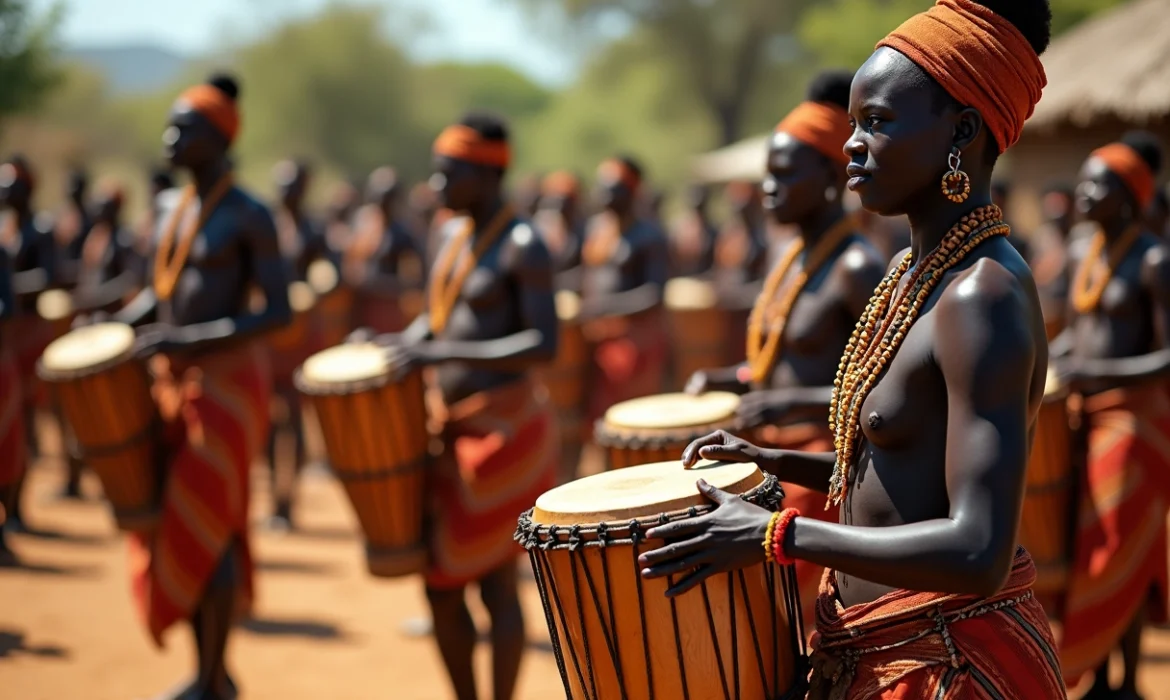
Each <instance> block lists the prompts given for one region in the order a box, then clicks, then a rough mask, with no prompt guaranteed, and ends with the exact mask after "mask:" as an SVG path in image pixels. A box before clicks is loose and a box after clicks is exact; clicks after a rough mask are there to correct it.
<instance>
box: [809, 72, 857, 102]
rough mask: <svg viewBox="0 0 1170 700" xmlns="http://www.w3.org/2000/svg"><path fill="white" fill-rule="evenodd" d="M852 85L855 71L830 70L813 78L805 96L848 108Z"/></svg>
mask: <svg viewBox="0 0 1170 700" xmlns="http://www.w3.org/2000/svg"><path fill="white" fill-rule="evenodd" d="M852 85H853V71H848V70H828V71H825V72H823V73H821V74H820V75H818V76H817V77H815V78H813V81H812V82H811V83H810V84H809V86H808V93H807V94H806V95H805V97H806V99H808V101H809V102H827V103H828V104H832V105H837V106H838V107H840V108H841V109H844V110H848V109H849V91H850V90H851V89H852Z"/></svg>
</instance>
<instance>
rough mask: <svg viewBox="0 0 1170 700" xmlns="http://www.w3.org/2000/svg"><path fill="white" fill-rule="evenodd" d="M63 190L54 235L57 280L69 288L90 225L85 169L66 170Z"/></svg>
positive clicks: (79, 263)
mask: <svg viewBox="0 0 1170 700" xmlns="http://www.w3.org/2000/svg"><path fill="white" fill-rule="evenodd" d="M65 194H66V198H65V206H64V207H63V208H62V209H61V211H60V212H58V213H57V215H56V217H55V218H54V221H53V235H54V237H55V238H56V241H57V256H58V257H57V281H58V282H59V283H60V284H61V285H63V286H65V287H69V288H71V287H73V286H75V285H76V284H77V275H78V273H79V271H80V269H81V251H82V249H83V248H84V247H85V239H86V237H88V236H89V230H90V228H92V227H93V215H92V211H91V205H90V202H89V174H88V173H86V172H85V170H84V169H82V168H80V167H75V168H73V169H71V170H70V171H69V177H68V180H67V181H66V189H65Z"/></svg>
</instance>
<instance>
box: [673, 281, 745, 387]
mask: <svg viewBox="0 0 1170 700" xmlns="http://www.w3.org/2000/svg"><path fill="white" fill-rule="evenodd" d="M663 301H664V303H665V305H666V311H667V316H668V317H669V319H670V335H671V338H672V339H673V340H674V348H675V353H674V358H673V359H674V383H675V386H676V387H679V388H681V387H683V386H686V383H687V380H688V379H690V378H691V375H692V374H694V373H695V372H698V371H699V370H702V369H711V368H713V367H721V366H723V364H724V362H723V360H724V355H725V354H726V350H725V346H726V343H727V336H728V333H729V332H730V321H731V319H730V317H729V316H728V314H727V312H726V311H724V310H723V309H721V308H719V296H718V294H717V293H716V292H715V286H714V285H713V284H711V283H710V282H706V281H704V280H699V279H694V278H692V277H679V278H676V279H672V280H670V281H669V282H667V283H666V288H665V289H664V290H663ZM740 335H742V334H740Z"/></svg>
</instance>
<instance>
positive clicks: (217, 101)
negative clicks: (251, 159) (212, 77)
mask: <svg viewBox="0 0 1170 700" xmlns="http://www.w3.org/2000/svg"><path fill="white" fill-rule="evenodd" d="M178 102H185V103H186V104H188V105H190V106H191V109H193V110H195V111H196V112H199V113H200V114H202V115H203V116H204V117H206V118H207V120H208V121H210V122H211V123H212V125H213V126H214V127H215V128H216V129H218V130H219V133H221V134H223V135H224V136H226V137H227V140H228V143H234V142H235V140H236V136H238V135H239V133H240V110H239V107H237V106H236V101H235V100H233V99H232V98H231V97H230V96H228V95H227V93H225V92H224V91H223V90H220V89H219V88H217V87H215V86H214V85H208V84H206V83H204V84H203V85H196V86H195V87H192V88H187V90H186V92H184V93H183V94H181V95H179V99H178Z"/></svg>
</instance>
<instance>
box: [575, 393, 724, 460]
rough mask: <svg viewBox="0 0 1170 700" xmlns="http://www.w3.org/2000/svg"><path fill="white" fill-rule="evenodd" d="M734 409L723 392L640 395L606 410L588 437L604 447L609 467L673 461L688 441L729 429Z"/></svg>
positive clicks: (679, 455)
mask: <svg viewBox="0 0 1170 700" xmlns="http://www.w3.org/2000/svg"><path fill="white" fill-rule="evenodd" d="M738 408H739V396H736V395H735V394H732V393H728V392H723V391H712V392H710V393H707V394H702V395H701V396H691V395H689V394H660V395H658V396H644V397H642V398H640V399H632V400H630V401H623V402H622V403H619V404H616V405H614V406H613V407H611V408H610V409H609V410H608V411H606V413H605V417H604V418H602V419H601V420H600V421H598V422H597V426H596V428H595V430H594V441H595V442H596V443H597V444H598V445H599V446H600V447H602V448H604V449H605V452H606V457H607V459H608V463H609V468H610V469H622V468H624V467H629V466H632V465H634V464H648V463H650V462H663V461H666V460H672V459H673V460H677V459H679V458H680V457H681V456H682V451H683V450H684V449H685V448H686V446H687V445H689V444H690V443H691V442H692V441H694V440H696V439H698V438H701V437H703V436H704V435H707V434H710V433H712V432H714V431H716V430H731V429H732V428H733V427H734V426H735V422H736V421H735V412H736V409H738Z"/></svg>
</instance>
